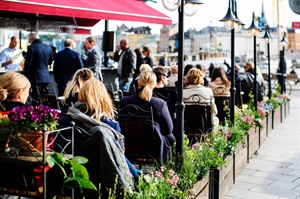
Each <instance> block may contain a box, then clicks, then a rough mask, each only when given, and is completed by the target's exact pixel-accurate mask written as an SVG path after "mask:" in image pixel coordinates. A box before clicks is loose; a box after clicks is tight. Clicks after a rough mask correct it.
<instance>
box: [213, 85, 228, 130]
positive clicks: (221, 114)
mask: <svg viewBox="0 0 300 199" xmlns="http://www.w3.org/2000/svg"><path fill="white" fill-rule="evenodd" d="M213 93H214V99H215V104H216V106H217V109H218V114H217V117H218V118H219V124H224V122H225V118H228V116H229V114H228V110H226V107H227V109H229V106H230V95H226V93H228V90H227V89H225V88H224V87H217V88H214V89H213Z"/></svg>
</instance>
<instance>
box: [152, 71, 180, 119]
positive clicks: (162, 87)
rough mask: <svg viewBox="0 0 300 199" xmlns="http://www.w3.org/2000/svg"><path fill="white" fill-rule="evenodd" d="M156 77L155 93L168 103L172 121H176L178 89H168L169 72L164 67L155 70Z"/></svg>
mask: <svg viewBox="0 0 300 199" xmlns="http://www.w3.org/2000/svg"><path fill="white" fill-rule="evenodd" d="M153 72H154V74H155V75H156V86H155V88H154V89H153V93H154V95H155V96H156V97H158V98H161V99H163V100H165V101H166V102H167V105H168V108H169V112H170V114H171V117H172V119H175V104H176V101H177V92H176V89H175V88H174V89H171V88H166V86H167V85H168V74H167V73H168V71H167V69H166V68H164V67H163V66H157V67H155V68H154V69H153Z"/></svg>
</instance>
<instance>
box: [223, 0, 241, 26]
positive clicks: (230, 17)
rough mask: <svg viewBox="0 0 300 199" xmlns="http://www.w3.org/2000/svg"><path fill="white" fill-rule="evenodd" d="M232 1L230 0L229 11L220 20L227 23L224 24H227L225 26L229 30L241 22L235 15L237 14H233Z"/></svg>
mask: <svg viewBox="0 0 300 199" xmlns="http://www.w3.org/2000/svg"><path fill="white" fill-rule="evenodd" d="M230 2H231V0H229V7H228V10H227V13H226V15H225V17H224V18H223V19H221V20H220V21H222V22H224V23H225V24H224V25H225V28H226V29H227V30H232V29H234V28H235V27H237V26H238V23H239V22H240V20H238V19H237V18H236V17H235V15H234V14H233V12H232V9H231V3H230Z"/></svg>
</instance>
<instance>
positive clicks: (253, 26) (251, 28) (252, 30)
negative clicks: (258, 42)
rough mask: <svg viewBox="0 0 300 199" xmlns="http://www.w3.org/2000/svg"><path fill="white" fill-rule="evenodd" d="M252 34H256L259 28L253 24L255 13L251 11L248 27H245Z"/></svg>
mask: <svg viewBox="0 0 300 199" xmlns="http://www.w3.org/2000/svg"><path fill="white" fill-rule="evenodd" d="M247 30H248V31H249V33H250V34H251V35H252V36H256V35H257V34H258V33H259V32H260V28H259V27H257V26H256V25H255V14H254V12H253V13H252V22H251V25H250V27H249V28H248V29H247Z"/></svg>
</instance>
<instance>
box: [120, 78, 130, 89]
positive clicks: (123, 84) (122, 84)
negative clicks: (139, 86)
mask: <svg viewBox="0 0 300 199" xmlns="http://www.w3.org/2000/svg"><path fill="white" fill-rule="evenodd" d="M131 82H132V78H128V81H127V82H126V81H124V78H123V77H119V89H120V90H121V91H123V92H129V90H130V84H131Z"/></svg>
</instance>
